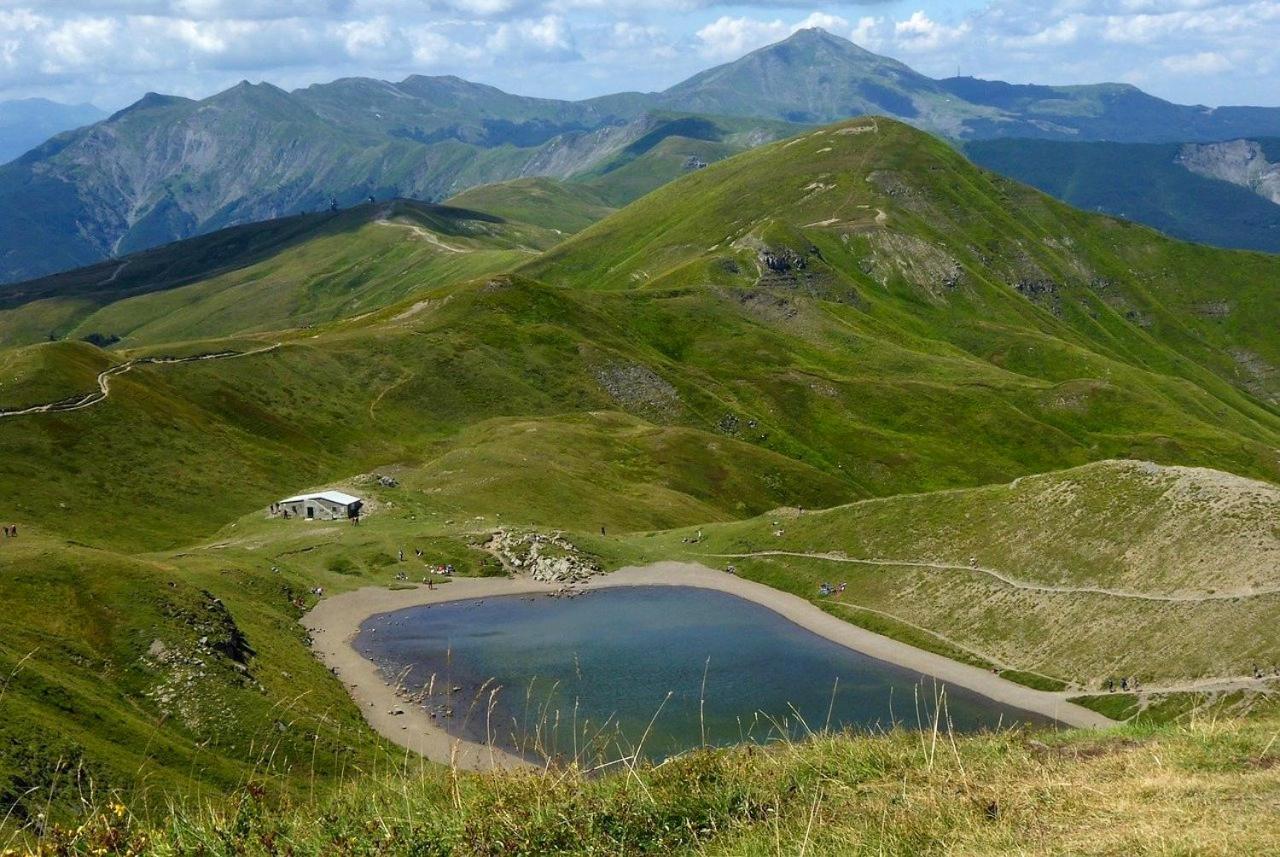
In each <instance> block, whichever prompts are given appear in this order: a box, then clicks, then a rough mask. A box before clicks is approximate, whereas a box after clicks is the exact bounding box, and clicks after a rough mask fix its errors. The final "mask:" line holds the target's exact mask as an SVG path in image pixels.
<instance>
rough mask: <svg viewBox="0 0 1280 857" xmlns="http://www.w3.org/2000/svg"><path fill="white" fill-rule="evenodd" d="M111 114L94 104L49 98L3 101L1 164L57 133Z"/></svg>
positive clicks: (0, 138)
mask: <svg viewBox="0 0 1280 857" xmlns="http://www.w3.org/2000/svg"><path fill="white" fill-rule="evenodd" d="M106 115H107V113H106V111H105V110H99V109H98V108H97V107H94V106H93V105H92V104H59V103H58V102H56V101H49V100H48V99H47V98H21V99H17V100H15V101H0V164H2V163H7V162H9V161H12V160H13V159H14V158H16V157H18V156H19V155H21V154H22V153H23V152H26V151H28V150H30V149H33V148H35V147H36V146H38V145H40V144H41V143H43V142H44V141H45V140H48V139H49V138H50V137H52V136H53V135H54V134H59V133H61V132H63V131H68V130H70V129H72V128H79V127H81V126H82V125H89V124H90V123H93V122H97V121H98V120H99V119H102V118H103V117H105V116H106Z"/></svg>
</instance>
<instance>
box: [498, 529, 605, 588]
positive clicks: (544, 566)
mask: <svg viewBox="0 0 1280 857" xmlns="http://www.w3.org/2000/svg"><path fill="white" fill-rule="evenodd" d="M481 548H482V549H483V550H486V551H488V552H489V553H491V554H493V555H494V556H495V557H497V558H498V560H499V561H500V562H501V563H502V565H503V566H504V567H505V568H507V569H508V570H510V571H512V572H513V573H516V574H523V575H527V576H528V577H530V578H532V579H534V580H537V581H540V582H542V583H580V582H582V581H584V580H587V579H588V578H590V577H591V576H592V575H595V574H599V573H600V572H601V571H602V569H601V568H600V565H599V563H597V562H596V561H595V560H594V559H593V558H591V557H589V556H587V555H586V554H585V553H583V552H582V551H581V550H580V549H579V548H578V547H577V546H576V545H575V544H573V542H571V541H569V540H568V539H566V538H565V537H564V534H563V533H559V532H555V533H551V534H550V535H547V534H544V533H539V532H523V533H522V532H514V531H511V530H498V531H496V532H494V533H493V534H492V535H490V536H489V538H488V539H487V540H486V541H485V542H484V544H482V545H481Z"/></svg>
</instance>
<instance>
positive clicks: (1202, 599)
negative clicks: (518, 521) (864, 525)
mask: <svg viewBox="0 0 1280 857" xmlns="http://www.w3.org/2000/svg"><path fill="white" fill-rule="evenodd" d="M699 556H701V557H703V558H705V559H756V558H760V557H774V556H784V557H795V558H796V559H816V560H820V561H823V562H838V563H844V564H846V565H887V566H899V567H902V568H923V569H927V570H930V571H965V572H969V573H971V574H984V575H986V576H988V577H991V578H994V579H995V580H998V581H1000V582H1001V583H1003V584H1005V585H1006V586H1011V587H1013V588H1014V589H1022V590H1026V591H1028V592H1044V593H1048V594H1050V595H1103V596H1106V597H1108V598H1127V599H1131V600H1133V601H1155V602H1160V603H1165V604H1202V603H1206V602H1211V601H1236V600H1238V599H1241V598H1260V597H1263V596H1267V595H1280V587H1269V588H1267V589H1254V590H1251V591H1249V592H1235V593H1232V592H1213V593H1204V594H1201V595H1160V594H1157V593H1151V592H1138V591H1136V590H1133V589H1108V588H1106V587H1103V586H1052V585H1049V584H1042V583H1031V582H1029V581H1026V580H1019V579H1018V578H1016V577H1010V576H1009V575H1007V574H1005V573H1004V572H1002V571H997V570H996V569H994V568H986V567H984V566H980V565H960V564H958V563H947V562H925V561H923V560H902V559H858V558H856V557H851V556H845V555H844V554H842V553H835V552H833V553H813V552H805V551H785V550H768V551H753V552H751V553H706V554H699Z"/></svg>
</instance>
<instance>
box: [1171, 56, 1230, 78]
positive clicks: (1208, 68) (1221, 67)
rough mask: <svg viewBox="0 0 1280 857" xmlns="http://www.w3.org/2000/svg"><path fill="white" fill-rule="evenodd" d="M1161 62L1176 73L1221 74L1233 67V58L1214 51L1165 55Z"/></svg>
mask: <svg viewBox="0 0 1280 857" xmlns="http://www.w3.org/2000/svg"><path fill="white" fill-rule="evenodd" d="M1161 63H1162V65H1164V67H1165V68H1167V69H1169V71H1171V72H1173V73H1174V74H1219V73H1221V72H1224V71H1227V70H1228V69H1230V68H1231V60H1229V59H1227V58H1226V57H1224V56H1223V55H1222V54H1220V53H1216V52H1214V51H1201V52H1200V53H1198V54H1176V55H1174V56H1171V57H1165V58H1164V59H1163V60H1162V61H1161Z"/></svg>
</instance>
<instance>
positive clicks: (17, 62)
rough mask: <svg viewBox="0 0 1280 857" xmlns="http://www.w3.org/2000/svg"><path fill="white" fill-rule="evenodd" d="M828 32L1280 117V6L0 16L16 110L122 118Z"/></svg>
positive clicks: (396, 9) (654, 68)
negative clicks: (172, 97) (249, 98)
mask: <svg viewBox="0 0 1280 857" xmlns="http://www.w3.org/2000/svg"><path fill="white" fill-rule="evenodd" d="M814 25H817V26H822V27H823V28H825V29H827V30H829V31H831V32H833V33H836V34H838V35H841V36H844V37H846V38H850V39H852V40H854V41H856V42H858V43H859V44H862V45H863V46H864V47H867V48H869V49H871V50H874V51H877V52H880V53H884V54H887V55H889V56H893V57H895V58H897V59H900V60H902V61H904V62H906V63H908V64H910V65H912V66H914V67H915V68H917V69H918V70H920V71H922V72H925V73H926V74H930V75H933V76H949V75H952V74H955V73H956V70H957V68H958V69H960V70H961V71H962V72H963V73H964V74H972V75H974V76H978V77H986V78H999V79H1003V80H1010V81H1013V82H1019V83H1025V82H1039V83H1095V82H1100V81H1123V82H1128V83H1133V84H1136V85H1138V86H1141V87H1142V88H1144V89H1146V90H1148V91H1150V92H1152V93H1154V94H1156V95H1159V96H1162V97H1165V98H1168V99H1170V100H1174V101H1179V102H1183V103H1203V104H1210V105H1220V104H1265V105H1280V84H1278V83H1277V80H1278V79H1280V49H1278V48H1277V45H1280V0H1109V2H1104V1H1103V0H959V2H952V3H943V2H936V0H914V2H911V0H881V2H860V3H847V2H846V3H816V4H815V3H806V2H803V0H780V2H756V3H745V4H740V3H730V4H725V3H720V2H717V0H269V2H268V0H0V98H17V97H25V96H32V95H39V96H45V97H50V98H55V99H58V100H62V101H92V102H94V103H96V104H98V105H99V106H101V107H105V108H115V107H120V106H122V105H124V104H127V103H130V102H132V101H133V100H135V99H136V98H137V97H139V96H140V95H141V94H143V93H144V92H146V91H150V90H155V91H161V92H170V93H176V94H180V95H187V96H193V97H200V96H204V95H208V94H211V93H213V92H216V91H218V90H220V89H223V88H225V87H227V86H230V85H232V84H234V83H236V82H238V81H239V80H241V79H248V80H252V81H255V82H256V81H261V80H266V81H270V82H272V83H275V84H277V85H280V86H283V87H285V88H294V87H299V86H305V85H307V84H309V83H314V82H320V81H327V80H332V79H334V78H337V77H342V76H349V75H365V76H373V77H381V78H385V79H392V80H398V79H400V78H403V77H405V76H406V75H409V74H414V73H421V74H456V75H458V76H460V77H465V78H468V79H470V80H477V81H482V82H485V83H491V84H493V85H496V86H499V87H502V88H504V89H507V90H509V91H513V92H519V93H522V94H530V95H544V96H555V97H566V98H581V97H586V96H591V95H599V94H603V93H607V92H616V91H621V90H631V89H640V90H654V89H662V88H665V87H666V86H669V85H671V84H673V83H676V82H678V81H679V80H682V79H684V78H685V77H687V76H689V75H690V74H693V73H694V72H697V71H700V70H701V69H704V68H707V67H709V66H711V65H715V64H717V63H720V62H724V61H727V60H731V59H734V58H736V57H737V56H740V55H741V54H743V53H745V52H747V51H749V50H752V49H754V48H757V47H760V46H762V45H765V44H768V43H769V42H773V41H776V40H778V39H781V38H785V37H786V36H787V35H788V34H789V33H790V32H793V31H794V30H795V29H797V28H799V27H801V26H814Z"/></svg>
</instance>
